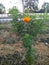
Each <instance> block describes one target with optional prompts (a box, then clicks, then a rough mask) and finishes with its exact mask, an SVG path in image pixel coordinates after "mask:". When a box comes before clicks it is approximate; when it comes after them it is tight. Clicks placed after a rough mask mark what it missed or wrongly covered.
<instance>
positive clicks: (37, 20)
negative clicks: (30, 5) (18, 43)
mask: <svg viewBox="0 0 49 65" xmlns="http://www.w3.org/2000/svg"><path fill="white" fill-rule="evenodd" d="M12 16H13V14H12ZM18 18H20V19H21V20H20V21H19V20H18ZM47 20H48V19H47V14H46V13H45V14H43V15H38V16H36V15H34V14H33V15H29V16H28V15H26V14H24V15H20V14H18V13H16V14H15V13H14V16H13V21H12V26H13V29H14V30H13V31H15V33H16V34H17V35H19V36H20V37H21V40H22V41H23V46H24V48H25V49H26V55H25V58H26V61H27V65H34V63H35V49H34V47H33V44H34V40H35V39H36V37H37V35H38V34H39V33H41V32H42V28H43V27H44V25H45V24H44V23H45V22H46V21H47Z"/></svg>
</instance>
